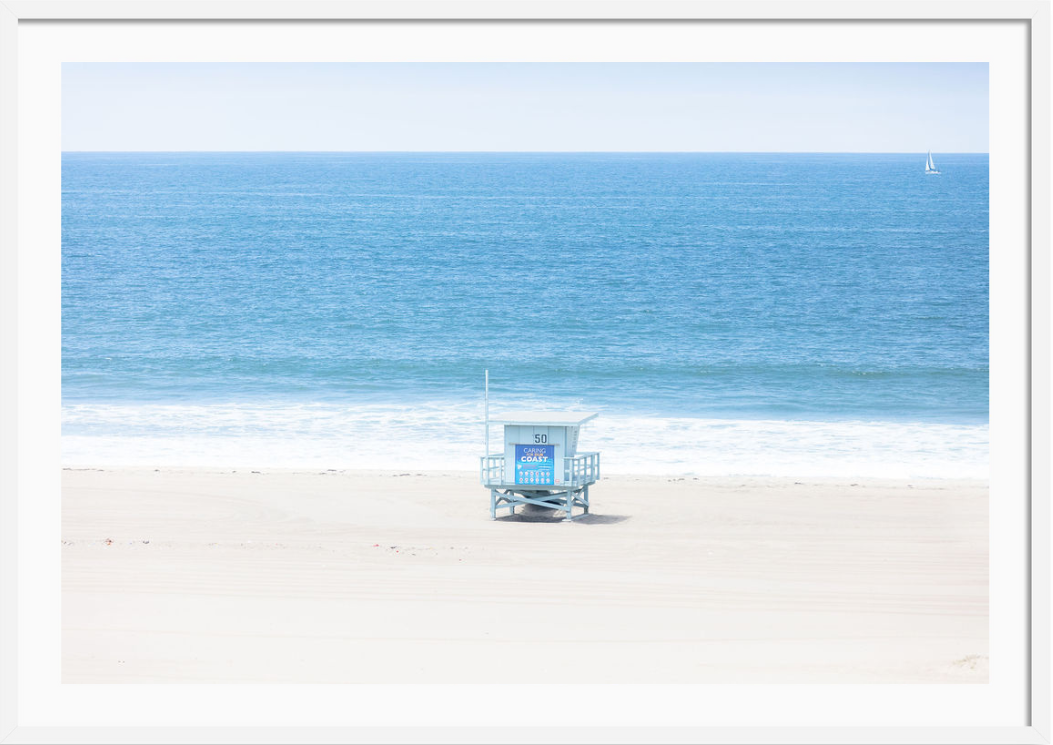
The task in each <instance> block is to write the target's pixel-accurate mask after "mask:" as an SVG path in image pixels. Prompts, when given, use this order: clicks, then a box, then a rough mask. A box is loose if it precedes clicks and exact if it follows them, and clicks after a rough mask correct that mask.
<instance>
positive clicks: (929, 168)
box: [925, 150, 936, 171]
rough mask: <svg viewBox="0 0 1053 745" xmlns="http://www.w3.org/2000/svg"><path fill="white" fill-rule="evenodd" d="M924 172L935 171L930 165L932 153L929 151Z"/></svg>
mask: <svg viewBox="0 0 1053 745" xmlns="http://www.w3.org/2000/svg"><path fill="white" fill-rule="evenodd" d="M925 170H926V171H935V170H936V166H934V165H933V164H932V151H931V150H930V151H929V155H928V160H927V161H926V162H925Z"/></svg>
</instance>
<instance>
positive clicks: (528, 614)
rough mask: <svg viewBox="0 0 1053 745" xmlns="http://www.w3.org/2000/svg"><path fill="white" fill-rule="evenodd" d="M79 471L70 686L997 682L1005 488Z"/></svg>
mask: <svg viewBox="0 0 1053 745" xmlns="http://www.w3.org/2000/svg"><path fill="white" fill-rule="evenodd" d="M591 496H592V504H593V514H591V515H589V516H588V517H586V518H584V519H582V520H580V521H577V522H574V523H564V522H561V521H559V520H558V518H556V517H554V516H553V515H552V514H551V513H549V512H545V513H544V514H541V515H536V514H521V515H516V516H513V517H502V518H500V519H498V520H497V521H491V520H490V519H489V496H488V492H487V491H486V490H485V489H483V488H482V487H481V486H480V485H479V484H478V477H477V474H475V473H470V472H450V473H438V472H428V473H418V472H406V473H391V472H387V473H382V472H367V471H323V472H318V471H313V472H305V471H301V472H293V471H270V470H264V471H263V472H256V471H248V470H244V469H237V470H234V469H228V470H219V469H212V470H205V469H171V468H164V469H159V470H155V469H152V468H137V469H119V470H113V469H109V468H108V469H106V470H100V469H66V470H64V471H63V504H62V514H63V524H62V554H63V648H62V656H63V682H67V683H81V682H83V683H101V682H114V683H134V682H210V681H211V682H341V683H344V682H362V683H381V682H399V683H449V682H499V683H505V682H548V681H557V680H558V681H562V682H670V683H684V682H706V683H731V682H750V683H766V682H771V683H792V682H837V683H844V682H860V683H873V682H913V683H921V682H933V683H942V682H962V683H985V682H987V679H988V538H987V535H988V488H987V484H986V482H983V481H951V480H916V481H875V480H866V481H860V480H851V481H848V480H844V481H823V480H815V479H799V480H795V479H756V478H751V479H744V478H705V479H695V478H692V477H685V478H676V477H668V476H611V477H609V478H605V479H604V480H603V481H601V482H600V483H599V484H597V485H596V486H595V487H594V488H593V490H592V493H591Z"/></svg>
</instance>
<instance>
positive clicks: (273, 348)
mask: <svg viewBox="0 0 1053 745" xmlns="http://www.w3.org/2000/svg"><path fill="white" fill-rule="evenodd" d="M934 158H935V160H936V163H937V166H938V167H939V168H940V169H941V171H942V174H941V175H939V176H927V175H925V173H924V162H925V156H924V154H920V155H919V154H916V153H915V154H902V155H900V154H896V155H886V154H873V155H867V154H850V155H836V154H716V153H702V154H644V153H641V154H631V153H618V154H604V153H577V154H566V153H551V154H535V153H517V154H510V153H428V154H423V153H65V154H64V155H63V160H62V185H63V190H62V403H63V422H62V432H63V461H64V463H65V464H66V465H69V466H79V465H100V466H101V465H118V464H123V465H209V466H234V467H250V466H258V467H268V466H269V467H275V466H285V467H309V468H318V469H327V468H333V469H340V468H363V467H367V468H393V469H432V468H442V469H449V470H472V469H477V468H478V456H479V455H481V454H482V452H483V425H482V415H483V374H484V370H487V369H488V370H489V371H490V380H491V385H490V399H491V414H492V415H500V413H501V412H502V411H508V410H512V409H523V408H530V409H537V408H553V409H574V410H583V411H596V412H599V414H600V416H599V418H598V419H597V420H596V421H595V422H594V423H591V424H589V425H587V426H586V429H585V430H584V431H583V433H582V442H581V445H582V447H583V448H585V449H590V450H592V449H596V450H600V451H601V452H602V458H603V467H604V471H605V472H607V473H619V472H622V473H670V474H671V473H678V474H681V473H682V474H695V475H718V474H743V475H801V476H907V477H927V476H928V477H939V476H970V477H977V478H986V477H987V474H988V385H989V358H988V316H989V314H988V254H989V238H988V157H987V155H963V154H958V155H955V154H947V155H941V154H939V153H936V154H935V155H934ZM494 432H496V429H495V430H494ZM497 436H498V437H499V434H498V435H497Z"/></svg>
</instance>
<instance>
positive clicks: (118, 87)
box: [62, 62, 988, 153]
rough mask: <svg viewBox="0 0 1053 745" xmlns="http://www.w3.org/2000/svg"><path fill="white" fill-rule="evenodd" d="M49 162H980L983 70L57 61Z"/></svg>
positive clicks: (984, 139)
mask: <svg viewBox="0 0 1053 745" xmlns="http://www.w3.org/2000/svg"><path fill="white" fill-rule="evenodd" d="M62 148H63V150H64V151H67V152H69V151H92V150H95V151H100V150H101V151H181V150H186V151H208V150H213V151H417V152H424V151H427V152H433V151H542V152H557V151H572V152H588V151H592V152H617V151H629V152H652V151H659V152H872V153H879V152H896V153H913V152H924V151H926V150H932V151H934V152H940V153H951V152H960V153H966V152H980V153H986V152H987V151H988V69H987V64H986V63H837V62H835V63H708V62H705V63H703V62H698V63H696V62H685V63H665V62H660V63H657V62H656V63H647V62H643V63H635V62H634V63H603V62H589V63H489V62H471V63H251V62H246V63H186V62H177V63H139V62H136V63H69V62H68V63H64V64H63V66H62Z"/></svg>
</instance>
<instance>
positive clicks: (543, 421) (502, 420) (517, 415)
mask: <svg viewBox="0 0 1053 745" xmlns="http://www.w3.org/2000/svg"><path fill="white" fill-rule="evenodd" d="M597 416H598V415H597V414H590V413H589V412H587V411H510V412H508V413H506V414H504V415H503V416H498V417H495V418H494V419H492V420H491V424H513V425H527V426H534V427H580V426H581V425H582V424H584V423H585V422H587V421H589V420H590V419H595V418H596V417H597Z"/></svg>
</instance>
